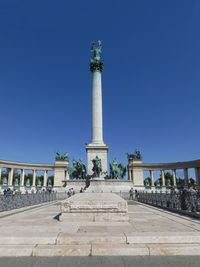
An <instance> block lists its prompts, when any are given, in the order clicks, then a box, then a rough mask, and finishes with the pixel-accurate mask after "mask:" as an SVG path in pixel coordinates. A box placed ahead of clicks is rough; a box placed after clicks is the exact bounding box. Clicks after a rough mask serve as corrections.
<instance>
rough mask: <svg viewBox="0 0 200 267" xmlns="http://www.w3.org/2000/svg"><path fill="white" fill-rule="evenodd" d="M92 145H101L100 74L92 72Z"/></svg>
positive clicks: (97, 71)
mask: <svg viewBox="0 0 200 267" xmlns="http://www.w3.org/2000/svg"><path fill="white" fill-rule="evenodd" d="M91 143H93V144H103V119H102V87H101V72H100V71H99V70H94V71H93V72H92V141H91Z"/></svg>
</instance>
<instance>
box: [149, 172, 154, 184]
mask: <svg viewBox="0 0 200 267" xmlns="http://www.w3.org/2000/svg"><path fill="white" fill-rule="evenodd" d="M149 172H150V178H151V186H154V175H153V170H150V171H149Z"/></svg>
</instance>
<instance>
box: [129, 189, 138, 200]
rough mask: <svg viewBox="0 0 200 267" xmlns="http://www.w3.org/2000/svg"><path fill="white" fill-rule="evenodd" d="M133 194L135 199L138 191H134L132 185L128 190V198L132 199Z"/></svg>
mask: <svg viewBox="0 0 200 267" xmlns="http://www.w3.org/2000/svg"><path fill="white" fill-rule="evenodd" d="M134 196H135V200H137V199H138V192H137V190H135V191H134V190H133V187H131V189H130V190H129V199H131V200H133V198H134Z"/></svg>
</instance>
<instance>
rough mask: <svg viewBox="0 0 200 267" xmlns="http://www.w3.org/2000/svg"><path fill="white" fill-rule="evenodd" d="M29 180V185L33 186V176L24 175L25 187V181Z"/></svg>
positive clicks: (30, 174) (29, 174)
mask: <svg viewBox="0 0 200 267" xmlns="http://www.w3.org/2000/svg"><path fill="white" fill-rule="evenodd" d="M28 179H29V180H30V185H32V184H33V174H32V173H28V174H25V175H24V184H25V185H26V181H27V180H28Z"/></svg>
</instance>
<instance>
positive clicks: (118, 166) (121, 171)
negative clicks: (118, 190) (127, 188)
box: [110, 159, 126, 179]
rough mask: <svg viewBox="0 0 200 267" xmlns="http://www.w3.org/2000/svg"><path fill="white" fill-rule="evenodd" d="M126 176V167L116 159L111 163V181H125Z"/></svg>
mask: <svg viewBox="0 0 200 267" xmlns="http://www.w3.org/2000/svg"><path fill="white" fill-rule="evenodd" d="M125 175H126V167H124V165H123V164H122V163H118V162H117V160H116V159H114V160H113V162H112V163H110V179H123V178H124V176H125Z"/></svg>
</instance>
